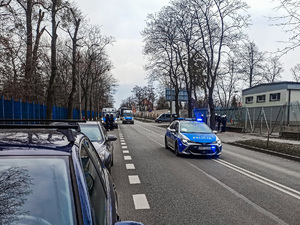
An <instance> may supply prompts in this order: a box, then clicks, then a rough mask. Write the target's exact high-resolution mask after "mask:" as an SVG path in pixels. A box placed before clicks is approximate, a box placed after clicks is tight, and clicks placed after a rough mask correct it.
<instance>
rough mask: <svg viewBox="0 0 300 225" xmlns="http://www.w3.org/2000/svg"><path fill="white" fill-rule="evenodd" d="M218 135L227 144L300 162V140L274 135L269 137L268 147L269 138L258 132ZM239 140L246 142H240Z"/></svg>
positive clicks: (223, 133)
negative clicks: (267, 144)
mask: <svg viewBox="0 0 300 225" xmlns="http://www.w3.org/2000/svg"><path fill="white" fill-rule="evenodd" d="M217 136H218V137H219V138H220V140H221V141H222V143H225V144H232V145H235V146H239V147H242V148H246V149H250V150H254V151H259V152H263V153H267V154H272V155H276V156H279V157H283V158H288V159H292V160H296V161H299V162H300V153H299V151H300V141H295V140H286V139H280V138H279V135H272V136H270V138H269V147H268V148H266V143H267V140H268V138H267V137H265V136H262V135H261V134H257V133H236V132H222V133H218V134H217ZM238 141H245V142H242V143H238ZM274 142H275V144H274ZM271 143H272V144H271Z"/></svg>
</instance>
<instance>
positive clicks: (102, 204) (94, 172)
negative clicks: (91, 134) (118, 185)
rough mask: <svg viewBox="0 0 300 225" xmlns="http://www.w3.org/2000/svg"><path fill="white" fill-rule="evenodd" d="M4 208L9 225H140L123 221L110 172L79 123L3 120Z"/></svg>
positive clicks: (0, 173) (0, 183)
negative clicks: (11, 121)
mask: <svg viewBox="0 0 300 225" xmlns="http://www.w3.org/2000/svg"><path fill="white" fill-rule="evenodd" d="M2 123H3V122H2ZM0 210H1V213H0V224H6V225H10V224H31V225H57V224H59V225H71V224H80V225H83V224H84V225H85V224H97V225H104V224H105V225H106V224H119V225H121V224H123V225H125V224H140V223H136V222H119V221H120V220H119V218H118V214H117V199H116V193H115V189H114V185H113V183H112V179H111V176H110V174H109V172H108V171H107V169H106V168H105V166H104V164H103V163H102V161H101V159H100V157H99V155H98V154H97V152H96V150H95V148H94V147H93V145H92V143H91V142H90V140H89V139H88V138H87V137H86V136H85V135H84V134H82V133H81V132H79V126H78V124H75V125H74V124H73V125H68V124H67V125H66V124H64V125H61V124H55V125H45V124H20V122H18V124H0Z"/></svg>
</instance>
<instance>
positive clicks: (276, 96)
mask: <svg viewBox="0 0 300 225" xmlns="http://www.w3.org/2000/svg"><path fill="white" fill-rule="evenodd" d="M272 101H280V93H275V94H270V102H272Z"/></svg>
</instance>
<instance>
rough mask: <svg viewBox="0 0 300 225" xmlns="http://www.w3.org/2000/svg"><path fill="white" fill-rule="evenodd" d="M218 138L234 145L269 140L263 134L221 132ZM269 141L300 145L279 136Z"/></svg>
mask: <svg viewBox="0 0 300 225" xmlns="http://www.w3.org/2000/svg"><path fill="white" fill-rule="evenodd" d="M217 136H218V137H219V138H220V140H221V141H222V142H224V143H233V142H236V141H244V140H251V139H258V140H263V141H267V139H268V137H266V136H262V135H261V134H258V133H236V132H221V133H218V134H217ZM269 141H273V142H279V143H287V144H294V145H300V141H295V140H286V139H280V138H279V134H277V135H271V136H270V138H269Z"/></svg>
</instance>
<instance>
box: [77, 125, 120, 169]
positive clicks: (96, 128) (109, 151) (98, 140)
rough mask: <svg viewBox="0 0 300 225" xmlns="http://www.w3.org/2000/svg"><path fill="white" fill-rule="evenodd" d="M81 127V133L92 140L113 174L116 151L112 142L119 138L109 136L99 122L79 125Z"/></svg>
mask: <svg viewBox="0 0 300 225" xmlns="http://www.w3.org/2000/svg"><path fill="white" fill-rule="evenodd" d="M79 126H80V129H81V132H82V133H84V134H85V135H86V136H87V137H88V138H89V139H90V140H91V142H92V144H93V145H94V147H95V149H96V151H97V153H98V154H99V156H100V158H101V160H102V161H103V162H104V165H105V166H106V168H107V169H108V171H109V172H111V167H112V166H113V149H114V146H113V144H112V143H111V142H112V141H115V140H117V137H116V136H114V135H111V134H109V135H108V134H107V132H106V130H105V129H104V127H103V125H102V124H101V123H100V122H98V121H87V122H86V123H79Z"/></svg>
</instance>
